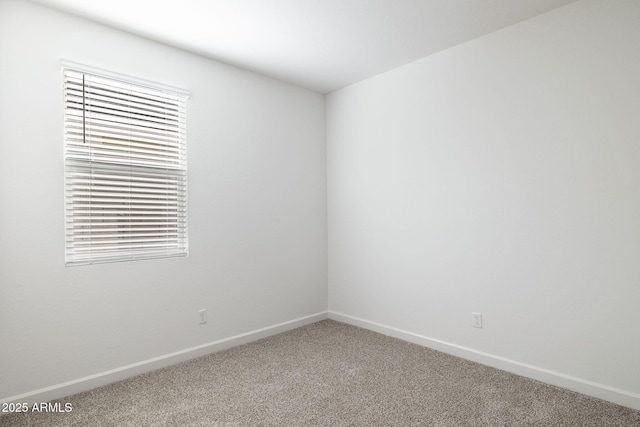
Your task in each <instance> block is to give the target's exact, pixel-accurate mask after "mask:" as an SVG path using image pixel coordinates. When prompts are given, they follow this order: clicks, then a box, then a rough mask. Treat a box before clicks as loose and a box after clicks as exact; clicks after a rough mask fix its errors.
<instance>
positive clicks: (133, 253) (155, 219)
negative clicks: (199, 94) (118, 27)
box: [64, 69, 188, 265]
mask: <svg viewBox="0 0 640 427" xmlns="http://www.w3.org/2000/svg"><path fill="white" fill-rule="evenodd" d="M64 112H65V114H64V121H65V220H66V227H65V230H66V265H78V264H93V263H99V262H113V261H126V260H135V259H147V258H159V257H171V256H186V255H187V248H188V246H187V188H186V185H187V159H186V96H185V95H184V94H182V93H177V92H176V93H172V92H171V91H167V90H162V89H155V88H150V87H146V86H142V85H139V84H134V83H128V82H125V81H120V80H117V79H112V78H108V77H101V76H98V75H95V74H89V73H86V72H81V71H75V70H72V69H65V70H64Z"/></svg>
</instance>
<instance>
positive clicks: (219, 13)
mask: <svg viewBox="0 0 640 427" xmlns="http://www.w3.org/2000/svg"><path fill="white" fill-rule="evenodd" d="M34 1H35V2H37V3H40V4H43V5H46V6H50V7H52V8H55V9H59V10H62V11H66V12H70V13H73V14H76V15H79V16H82V17H85V18H88V19H91V20H93V21H97V22H100V23H103V24H106V25H109V26H112V27H115V28H118V29H121V30H125V31H128V32H131V33H134V34H138V35H141V36H144V37H148V38H150V39H153V40H157V41H160V42H163V43H166V44H168V45H172V46H176V47H179V48H182V49H185V50H188V51H191V52H195V53H198V54H201V55H204V56H207V57H210V58H214V59H217V60H220V61H223V62H226V63H229V64H233V65H237V66H239V67H242V68H246V69H249V70H253V71H257V72H259V73H262V74H266V75H269V76H272V77H275V78H278V79H281V80H285V81H288V82H291V83H294V84H297V85H300V86H304V87H307V88H310V89H313V90H316V91H319V92H322V93H327V92H331V91H333V90H336V89H339V88H341V87H344V86H347V85H350V84H352V83H355V82H357V81H359V80H362V79H365V78H367V77H370V76H373V75H375V74H379V73H382V72H384V71H387V70H390V69H392V68H395V67H398V66H401V65H404V64H407V63H409V62H412V61H415V60H417V59H420V58H423V57H425V56H427V55H430V54H432V53H435V52H438V51H441V50H444V49H447V48H449V47H452V46H455V45H457V44H459V43H463V42H465V41H468V40H471V39H474V38H476V37H479V36H482V35H484V34H488V33H490V32H492V31H496V30H499V29H501V28H504V27H507V26H509V25H513V24H515V23H517V22H520V21H523V20H526V19H528V18H531V17H533V16H536V15H539V14H541V13H544V12H548V11H550V10H552V9H555V8H558V7H561V6H564V5H566V4H569V3H572V2H573V1H576V0H34Z"/></svg>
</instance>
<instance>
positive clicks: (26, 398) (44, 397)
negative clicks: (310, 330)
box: [0, 311, 327, 405]
mask: <svg viewBox="0 0 640 427" xmlns="http://www.w3.org/2000/svg"><path fill="white" fill-rule="evenodd" d="M324 319H327V312H326V311H324V312H320V313H316V314H312V315H310V316H305V317H300V318H298V319H294V320H290V321H288V322H284V323H279V324H277V325H272V326H268V327H266V328H261V329H257V330H255V331H251V332H247V333H244V334H240V335H236V336H233V337H229V338H224V339H221V340H218V341H213V342H210V343H207V344H203V345H199V346H197V347H192V348H188V349H185V350H181V351H177V352H175V353H170V354H166V355H164V356H159V357H154V358H153V359H148V360H143V361H141V362H138V363H133V364H131V365H127V366H122V367H120V368H116V369H112V370H110V371H105V372H100V373H97V374H94V375H89V376H86V377H83V378H78V379H75V380H72V381H67V382H65V383H61V384H56V385H53V386H50V387H45V388H41V389H38V390H34V391H30V392H27V393H23V394H20V395H16V396H11V397H8V398H6V399H2V400H0V403H9V402H21V403H28V404H30V405H31V404H33V403H37V402H49V401H51V400H55V399H60V398H62V397H65V396H70V395H72V394H76V393H80V392H83V391H87V390H91V389H93V388H96V387H100V386H103V385H106V384H110V383H113V382H116V381H120V380H123V379H126V378H131V377H134V376H136V375H140V374H144V373H146V372H150V371H153V370H155V369H160V368H164V367H166V366H170V365H174V364H176V363H180V362H184V361H186V360H189V359H193V358H196V357H200V356H204V355H206V354H210V353H215V352H217V351H221V350H226V349H228V348H231V347H236V346H239V345H242V344H246V343H249V342H252V341H256V340H259V339H262V338H266V337H269V336H271V335H276V334H279V333H282V332H286V331H289V330H292V329H296V328H299V327H301V326H305V325H308V324H311V323H315V322H319V321H320V320H324Z"/></svg>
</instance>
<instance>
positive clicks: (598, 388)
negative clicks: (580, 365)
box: [329, 311, 640, 410]
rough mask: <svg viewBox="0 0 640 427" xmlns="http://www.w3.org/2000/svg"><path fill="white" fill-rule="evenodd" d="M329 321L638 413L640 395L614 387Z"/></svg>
mask: <svg viewBox="0 0 640 427" xmlns="http://www.w3.org/2000/svg"><path fill="white" fill-rule="evenodd" d="M329 319H332V320H336V321H338V322H343V323H348V324H350V325H353V326H358V327H361V328H364V329H369V330H371V331H375V332H379V333H381V334H383V335H387V336H390V337H394V338H399V339H401V340H403V341H408V342H411V343H414V344H418V345H421V346H423V347H429V348H432V349H434V350H438V351H441V352H443V353H447V354H451V355H453V356H458V357H461V358H463V359H467V360H471V361H473V362H478V363H481V364H483V365H487V366H491V367H493V368H497V369H501V370H503V371H507V372H511V373H514V374H517V375H521V376H523V377H527V378H532V379H534V380H538V381H541V382H544V383H547V384H551V385H554V386H557V387H562V388H565V389H568V390H572V391H575V392H578V393H582V394H586V395H587V396H592V397H596V398H598V399H602V400H606V401H609V402H613V403H616V404H618V405H622V406H626V407H629V408H633V409H637V410H640V394H636V393H632V392H628V391H625V390H621V389H617V388H614V387H609V386H607V385H604V384H598V383H595V382H592V381H588V380H585V379H582V378H577V377H573V376H570V375H565V374H563V373H560V372H554V371H550V370H548V369H543V368H540V367H537V366H533V365H529V364H526V363H521V362H518V361H516V360H511V359H506V358H504V357H500V356H496V355H493V354H489V353H484V352H481V351H477V350H474V349H472V348H467V347H463V346H459V345H456V344H452V343H448V342H445V341H441V340H437V339H434V338H429V337H425V336H423V335H418V334H415V333H413V332H408V331H404V330H401V329H397V328H394V327H391V326H387V325H382V324H380V323H376V322H371V321H369V320H365V319H361V318H358V317H354V316H349V315H347V314H342V313H337V312H335V311H329Z"/></svg>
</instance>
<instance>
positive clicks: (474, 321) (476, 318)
mask: <svg viewBox="0 0 640 427" xmlns="http://www.w3.org/2000/svg"><path fill="white" fill-rule="evenodd" d="M471 325H472V326H473V327H474V328H482V313H471Z"/></svg>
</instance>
